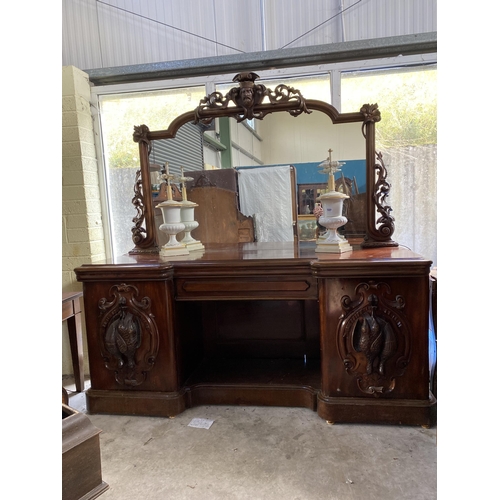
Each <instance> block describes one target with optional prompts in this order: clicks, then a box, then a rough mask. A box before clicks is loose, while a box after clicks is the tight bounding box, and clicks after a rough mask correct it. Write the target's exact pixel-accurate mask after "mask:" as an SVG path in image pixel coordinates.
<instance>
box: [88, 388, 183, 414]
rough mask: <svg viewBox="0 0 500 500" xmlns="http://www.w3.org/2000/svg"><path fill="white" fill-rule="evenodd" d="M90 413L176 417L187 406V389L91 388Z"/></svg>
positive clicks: (89, 397)
mask: <svg viewBox="0 0 500 500" xmlns="http://www.w3.org/2000/svg"><path fill="white" fill-rule="evenodd" d="M86 398H87V411H88V412H89V413H106V414H110V415H140V416H148V417H175V415H178V414H179V413H182V412H183V411H184V410H185V409H186V408H187V405H186V391H185V390H182V391H180V392H150V391H106V390H94V389H89V390H88V391H87V393H86Z"/></svg>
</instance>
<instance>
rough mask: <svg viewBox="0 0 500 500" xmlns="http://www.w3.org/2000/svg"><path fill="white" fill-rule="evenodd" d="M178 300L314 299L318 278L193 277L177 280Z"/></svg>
mask: <svg viewBox="0 0 500 500" xmlns="http://www.w3.org/2000/svg"><path fill="white" fill-rule="evenodd" d="M175 291H176V299H177V300H241V299H250V300H251V299H255V300H258V299H269V300H283V299H285V300H287V299H315V298H317V284H316V279H315V278H312V277H296V278H294V277H287V278H283V277H280V278H279V279H262V278H260V279H259V278H251V277H248V278H241V277H239V278H236V279H234V278H233V279H231V278H227V279H221V278H219V279H216V278H206V279H200V278H193V279H182V278H181V279H177V280H176V285H175Z"/></svg>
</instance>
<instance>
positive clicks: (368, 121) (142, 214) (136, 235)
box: [130, 72, 398, 254]
mask: <svg viewBox="0 0 500 500" xmlns="http://www.w3.org/2000/svg"><path fill="white" fill-rule="evenodd" d="M258 79H259V76H258V75H257V74H256V73H254V72H243V73H239V74H237V75H236V76H235V77H234V78H233V82H236V83H238V86H237V87H233V88H231V89H230V90H229V92H227V94H226V95H223V94H222V93H220V92H213V93H211V94H210V95H207V96H205V97H204V98H203V99H202V100H201V101H200V104H199V105H198V107H196V108H195V109H194V110H193V111H189V112H187V113H184V114H182V115H180V116H178V117H177V118H175V119H174V120H173V121H172V122H171V124H170V126H169V128H168V129H166V130H158V131H150V130H149V128H148V127H147V126H146V125H139V126H136V127H134V134H133V139H134V142H136V143H138V145H139V160H140V165H141V168H140V170H139V171H138V172H137V176H136V181H135V185H134V197H133V200H132V203H133V205H134V206H135V208H136V210H137V215H136V217H134V219H133V223H134V226H133V227H132V239H133V242H134V244H135V248H134V249H133V250H131V252H130V253H132V254H133V253H158V252H159V248H160V246H159V243H158V235H157V229H156V225H155V220H154V209H153V204H152V189H151V178H150V175H149V173H150V162H149V155H150V153H151V144H152V141H154V140H158V139H172V138H174V137H175V136H176V133H177V131H178V130H179V128H180V127H181V126H182V125H184V124H186V123H190V122H192V123H203V124H210V123H211V122H212V120H213V119H214V118H220V117H232V118H235V119H236V120H237V121H238V122H241V121H243V120H245V119H254V118H255V119H259V120H262V119H263V118H264V117H265V116H266V115H267V114H269V113H276V112H288V113H289V114H290V115H292V116H294V117H296V116H299V115H300V114H302V113H306V114H309V113H312V112H313V111H319V112H321V113H325V114H326V115H327V116H328V117H329V118H330V119H331V121H332V125H333V124H338V123H353V122H359V123H360V124H361V127H360V128H361V130H360V133H361V134H362V136H363V137H364V139H365V145H366V148H365V149H366V190H367V209H366V210H367V214H366V215H367V219H366V220H367V223H366V233H365V237H364V241H363V242H362V244H361V246H362V247H383V246H398V244H397V243H396V242H394V241H393V240H392V239H391V237H392V235H393V233H394V218H393V217H392V216H391V211H392V208H391V207H390V206H389V205H387V203H386V198H387V196H388V194H389V191H390V185H389V184H388V182H387V170H386V168H385V166H384V163H383V160H382V155H381V154H380V153H377V152H376V151H375V124H376V123H377V122H379V121H380V119H381V115H380V111H379V109H378V105H377V104H365V105H363V106H362V107H361V109H360V111H359V112H357V113H339V112H338V111H337V109H336V108H335V107H333V106H332V105H330V104H328V103H326V102H324V101H319V100H314V99H306V98H304V97H303V96H302V94H301V92H300V91H299V90H297V89H294V88H292V87H289V86H287V85H285V84H280V85H278V86H277V87H275V89H274V90H271V89H268V88H266V87H265V85H263V84H261V83H257V82H256V80H258ZM333 133H334V129H332V134H333Z"/></svg>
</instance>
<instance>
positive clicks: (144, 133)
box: [132, 125, 151, 245]
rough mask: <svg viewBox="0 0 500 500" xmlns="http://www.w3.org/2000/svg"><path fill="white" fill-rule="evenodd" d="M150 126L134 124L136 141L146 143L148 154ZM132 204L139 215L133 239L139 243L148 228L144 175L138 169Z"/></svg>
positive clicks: (149, 150) (136, 218)
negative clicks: (146, 223) (143, 187)
mask: <svg viewBox="0 0 500 500" xmlns="http://www.w3.org/2000/svg"><path fill="white" fill-rule="evenodd" d="M148 134H149V127H148V126H147V125H139V126H137V125H136V126H134V135H133V139H134V142H137V143H141V142H142V143H144V144H146V145H147V148H148V155H149V154H150V153H151V141H150V140H149V139H148ZM132 204H133V205H134V207H135V209H136V210H137V215H136V216H135V217H134V218H133V219H132V222H133V223H134V225H133V226H132V241H133V242H134V243H135V244H136V245H139V244H140V243H141V242H142V241H143V240H144V239H145V238H146V236H145V235H146V230H145V229H144V227H143V224H144V217H145V213H144V195H143V190H142V176H141V171H140V170H137V172H136V174H135V182H134V197H133V198H132Z"/></svg>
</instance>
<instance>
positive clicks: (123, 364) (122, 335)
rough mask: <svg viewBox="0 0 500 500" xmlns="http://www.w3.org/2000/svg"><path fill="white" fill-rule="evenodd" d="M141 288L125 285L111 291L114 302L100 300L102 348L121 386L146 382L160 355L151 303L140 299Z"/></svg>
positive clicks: (147, 299) (147, 298)
mask: <svg viewBox="0 0 500 500" xmlns="http://www.w3.org/2000/svg"><path fill="white" fill-rule="evenodd" d="M138 293H139V291H138V289H137V288H136V287H135V286H132V285H126V284H124V283H122V284H120V285H114V286H112V287H111V289H110V295H112V297H113V298H112V299H111V300H107V299H106V298H101V299H100V300H99V310H100V314H101V321H100V335H99V340H100V344H101V345H100V347H101V355H102V357H103V359H104V363H105V366H106V368H107V369H108V370H111V371H113V372H114V374H115V379H116V381H117V382H118V383H119V384H122V385H127V386H137V385H140V384H142V383H143V382H144V380H145V379H146V375H147V372H148V371H149V370H151V368H152V367H153V365H154V363H155V360H156V356H157V354H158V342H159V335H158V329H157V327H156V323H155V321H154V316H153V315H152V314H151V312H150V309H151V300H150V299H149V297H143V298H142V299H141V300H138V298H137V297H138Z"/></svg>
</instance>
